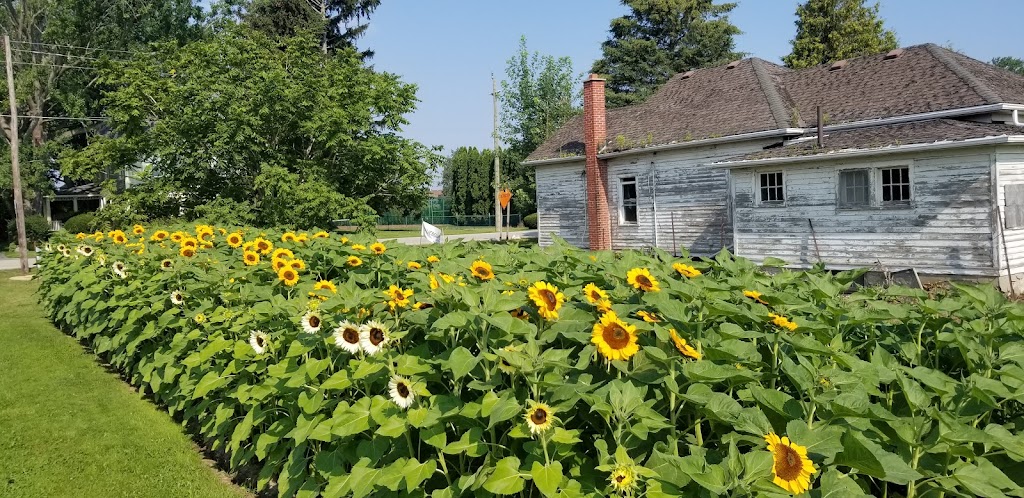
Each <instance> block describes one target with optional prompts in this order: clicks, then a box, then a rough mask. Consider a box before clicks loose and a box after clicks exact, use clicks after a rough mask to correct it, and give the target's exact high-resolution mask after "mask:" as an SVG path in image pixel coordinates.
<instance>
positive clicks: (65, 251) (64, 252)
mask: <svg viewBox="0 0 1024 498" xmlns="http://www.w3.org/2000/svg"><path fill="white" fill-rule="evenodd" d="M60 253H61V254H62V255H63V256H64V257H65V258H67V257H69V256H71V249H68V248H67V247H65V248H63V249H61V250H60ZM121 278H124V277H121Z"/></svg>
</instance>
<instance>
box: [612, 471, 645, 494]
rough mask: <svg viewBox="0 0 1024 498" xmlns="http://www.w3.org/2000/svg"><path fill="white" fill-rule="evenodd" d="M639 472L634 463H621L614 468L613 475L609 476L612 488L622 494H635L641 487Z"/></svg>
mask: <svg viewBox="0 0 1024 498" xmlns="http://www.w3.org/2000/svg"><path fill="white" fill-rule="evenodd" d="M637 477H638V476H637V473H636V469H635V468H634V466H633V465H629V464H619V465H617V466H616V467H615V469H614V470H612V475H611V477H609V479H608V480H609V481H610V482H611V485H612V489H614V490H615V492H616V493H618V494H619V495H621V496H633V493H635V492H636V490H637V488H638V487H639V483H638V482H637Z"/></svg>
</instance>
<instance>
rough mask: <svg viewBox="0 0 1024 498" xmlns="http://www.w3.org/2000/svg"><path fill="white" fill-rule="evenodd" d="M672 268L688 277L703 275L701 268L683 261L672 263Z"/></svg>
mask: <svg viewBox="0 0 1024 498" xmlns="http://www.w3.org/2000/svg"><path fill="white" fill-rule="evenodd" d="M672 269H673V270H675V271H677V272H679V274H680V275H682V276H684V277H687V278H693V277H699V276H700V275H702V274H701V271H700V270H698V269H696V268H694V267H692V266H690V265H686V264H683V263H672Z"/></svg>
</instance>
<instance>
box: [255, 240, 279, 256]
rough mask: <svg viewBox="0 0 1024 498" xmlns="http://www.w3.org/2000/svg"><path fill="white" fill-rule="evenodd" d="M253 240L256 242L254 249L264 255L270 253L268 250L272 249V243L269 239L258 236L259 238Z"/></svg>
mask: <svg viewBox="0 0 1024 498" xmlns="http://www.w3.org/2000/svg"><path fill="white" fill-rule="evenodd" d="M253 242H255V243H256V250H257V251H259V252H260V254H262V255H264V256H266V255H267V254H270V251H272V250H273V249H274V244H273V243H272V242H270V241H269V240H267V239H264V238H263V237H260V238H258V239H256V240H254V241H253Z"/></svg>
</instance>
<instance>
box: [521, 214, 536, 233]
mask: <svg viewBox="0 0 1024 498" xmlns="http://www.w3.org/2000/svg"><path fill="white" fill-rule="evenodd" d="M523 226H524V227H526V228H529V229H531V230H536V229H537V213H532V214H528V215H526V216H524V217H523Z"/></svg>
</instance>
